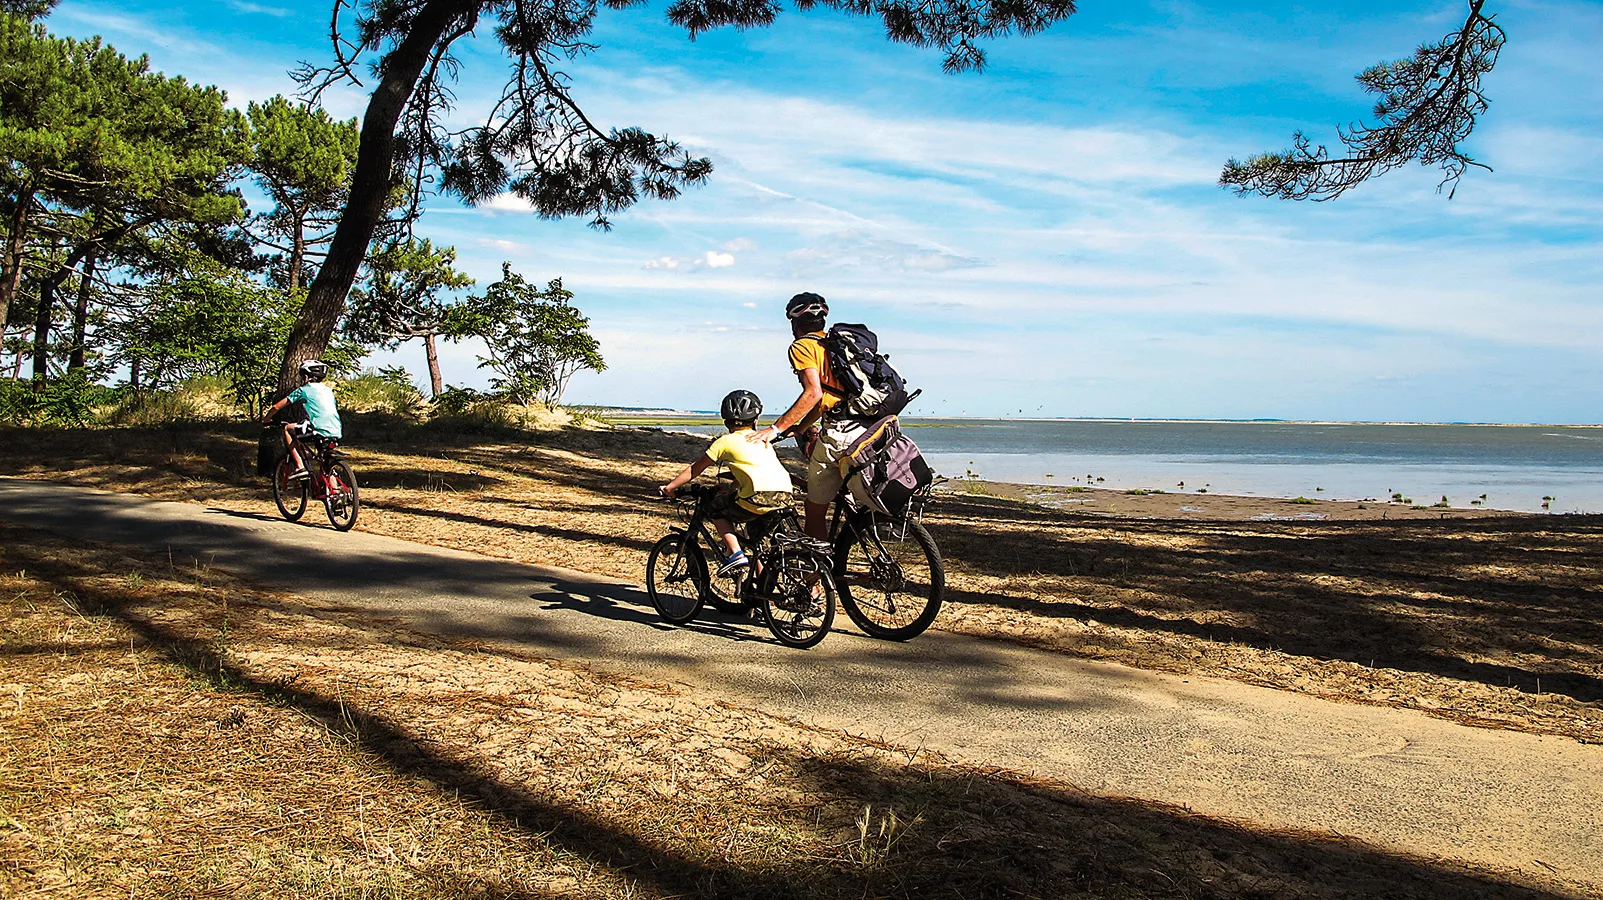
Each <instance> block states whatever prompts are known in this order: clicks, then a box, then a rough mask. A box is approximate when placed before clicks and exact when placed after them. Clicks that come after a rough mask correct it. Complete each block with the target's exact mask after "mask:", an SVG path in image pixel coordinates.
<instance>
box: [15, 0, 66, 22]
mask: <svg viewBox="0 0 1603 900" xmlns="http://www.w3.org/2000/svg"><path fill="white" fill-rule="evenodd" d="M60 2H61V0H0V15H7V16H18V17H20V18H23V19H29V20H31V19H39V18H43V17H45V16H48V15H50V11H51V10H52V9H55V8H56V4H57V3H60Z"/></svg>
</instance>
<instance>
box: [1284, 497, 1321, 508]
mask: <svg viewBox="0 0 1603 900" xmlns="http://www.w3.org/2000/svg"><path fill="white" fill-rule="evenodd" d="M1286 502H1287V503H1296V504H1298V505H1302V506H1311V505H1313V504H1315V503H1318V502H1319V501H1318V500H1310V499H1308V498H1307V497H1302V496H1297V497H1293V498H1291V499H1290V500H1287V501H1286Z"/></svg>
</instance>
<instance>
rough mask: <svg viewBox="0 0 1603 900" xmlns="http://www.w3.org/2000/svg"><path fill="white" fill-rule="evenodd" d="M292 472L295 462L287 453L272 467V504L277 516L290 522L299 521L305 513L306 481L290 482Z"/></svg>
mask: <svg viewBox="0 0 1603 900" xmlns="http://www.w3.org/2000/svg"><path fill="white" fill-rule="evenodd" d="M294 471H295V461H294V460H293V459H291V458H290V456H289V454H287V453H286V454H284V458H283V459H282V460H280V461H279V463H278V465H276V466H274V467H273V502H274V503H275V504H277V505H278V512H279V514H280V515H282V516H283V517H284V518H286V519H288V520H290V521H291V522H295V521H299V520H300V517H301V516H302V515H303V514H304V513H305V512H306V479H304V478H302V479H299V480H291V479H290V477H289V476H290V473H291V472H294Z"/></svg>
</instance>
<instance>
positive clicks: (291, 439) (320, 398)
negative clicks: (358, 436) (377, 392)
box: [262, 359, 345, 479]
mask: <svg viewBox="0 0 1603 900" xmlns="http://www.w3.org/2000/svg"><path fill="white" fill-rule="evenodd" d="M327 377H328V364H327V363H324V362H322V361H320V360H315V359H309V360H307V361H306V362H303V363H301V381H302V384H301V386H300V387H298V388H296V389H295V390H293V391H290V392H289V394H288V395H287V396H285V397H284V399H282V400H280V401H278V402H277V403H274V404H273V405H272V406H271V407H269V408H268V409H267V411H266V412H265V413H264V414H263V415H262V421H263V422H271V421H272V420H273V416H274V415H276V414H277V413H278V411H279V410H281V409H283V408H284V407H286V406H288V405H290V404H291V403H299V404H301V406H302V408H304V409H305V410H306V418H305V419H304V420H302V421H299V422H285V423H284V446H285V447H286V448H288V449H289V455H290V457H291V458H292V459H293V460H294V461H295V471H294V473H293V474H291V475H290V478H291V479H300V478H307V477H310V473H308V472H307V471H306V462H305V460H302V459H301V455H300V453H298V452H296V450H295V438H296V437H297V436H299V435H303V434H317V435H321V436H322V437H326V438H333V439H334V440H339V439H340V438H342V437H344V436H345V433H344V429H343V428H342V427H341V426H340V411H339V408H338V407H337V406H336V405H335V403H334V389H333V388H331V387H329V386H328V385H326V384H324V383H323V379H324V378H327Z"/></svg>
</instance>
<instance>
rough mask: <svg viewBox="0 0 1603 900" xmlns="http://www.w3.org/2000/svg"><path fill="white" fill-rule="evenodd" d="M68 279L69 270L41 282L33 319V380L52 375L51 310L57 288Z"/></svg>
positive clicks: (52, 275) (40, 381) (41, 380)
mask: <svg viewBox="0 0 1603 900" xmlns="http://www.w3.org/2000/svg"><path fill="white" fill-rule="evenodd" d="M66 280H67V270H66V268H65V267H63V268H62V269H61V270H60V271H58V272H55V273H52V274H51V276H50V277H49V278H46V279H45V280H44V281H43V282H41V283H40V284H39V314H38V315H37V316H35V317H34V320H33V380H34V382H35V383H36V384H42V383H43V382H44V380H45V379H46V378H47V377H49V375H50V312H51V309H50V308H51V307H52V306H54V305H55V303H56V288H58V287H60V286H61V283H62V282H63V281H66Z"/></svg>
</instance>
